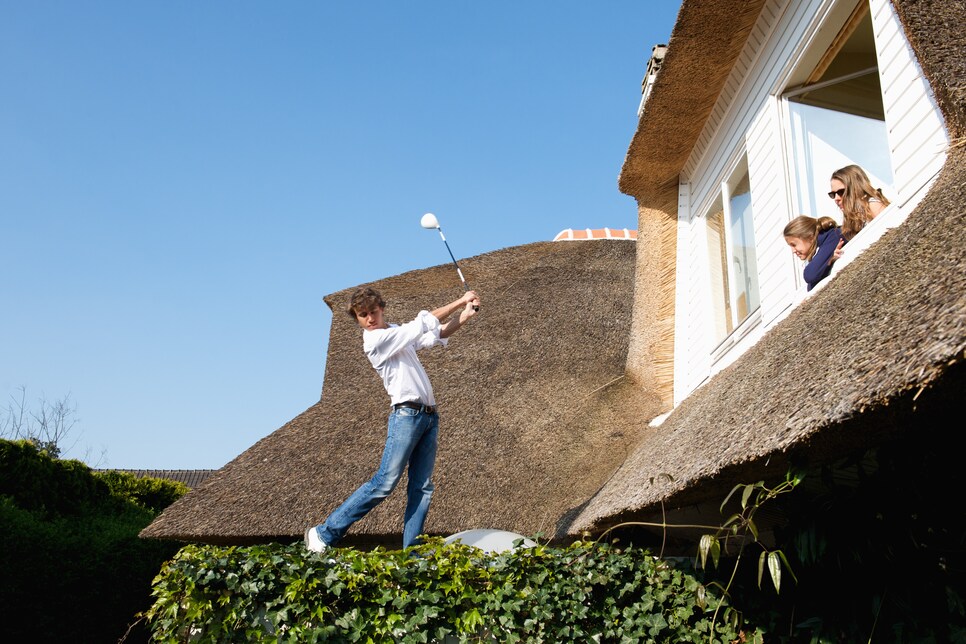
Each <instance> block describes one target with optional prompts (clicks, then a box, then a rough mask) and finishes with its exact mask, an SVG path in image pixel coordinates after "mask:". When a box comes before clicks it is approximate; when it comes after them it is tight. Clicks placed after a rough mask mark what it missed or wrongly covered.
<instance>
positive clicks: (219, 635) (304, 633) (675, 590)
mask: <svg viewBox="0 0 966 644" xmlns="http://www.w3.org/2000/svg"><path fill="white" fill-rule="evenodd" d="M154 596H155V604H154V606H153V607H152V608H151V609H150V611H149V623H150V626H151V629H152V632H153V637H154V638H155V639H156V641H161V642H181V641H185V640H186V639H187V638H188V637H189V635H190V636H192V637H193V638H195V639H196V640H197V641H200V642H238V641H246V642H277V641H283V642H316V641H336V642H349V641H353V642H354V641H362V642H365V641H373V642H386V641H397V642H430V641H442V640H444V639H445V638H451V639H452V640H455V641H480V640H482V641H496V642H587V641H595V640H596V641H601V642H621V641H627V642H637V641H675V642H730V641H733V640H736V639H738V638H739V636H740V630H739V625H738V624H736V618H737V613H735V612H734V611H733V610H731V609H730V608H729V607H725V609H724V610H722V611H721V612H720V613H719V617H718V620H717V622H715V623H714V624H712V616H713V615H714V613H715V609H716V608H717V607H718V605H719V603H721V599H720V598H719V596H718V595H717V594H716V593H714V592H712V591H711V590H710V589H708V588H706V587H705V586H703V585H702V584H700V583H699V582H698V581H697V580H696V578H695V577H694V576H692V575H691V574H689V573H688V572H686V571H684V570H680V569H677V568H675V567H674V566H672V565H670V564H669V563H668V562H666V561H661V560H658V559H655V558H654V557H652V556H651V555H650V554H648V552H647V551H644V550H637V549H633V548H631V549H626V550H619V549H616V548H612V547H610V546H606V545H598V544H594V543H590V542H578V543H575V544H573V545H572V546H570V547H568V548H549V547H545V546H537V547H536V548H531V549H521V550H518V551H516V552H512V553H505V554H500V555H495V556H488V555H485V554H483V553H482V552H481V551H479V550H477V549H475V548H469V547H466V546H462V545H459V544H456V545H448V546H444V545H443V544H442V542H441V541H439V540H430V541H429V542H428V543H427V544H425V545H422V546H419V547H418V548H416V549H413V550H410V551H405V552H404V551H390V552H387V551H383V550H379V549H377V550H375V551H372V552H359V551H356V550H352V549H337V550H334V551H331V552H330V553H326V554H325V555H322V556H319V555H315V554H311V553H307V552H306V551H305V550H304V548H303V547H302V545H301V544H296V545H294V546H283V545H268V546H252V547H229V548H219V547H213V546H203V547H202V546H187V547H185V548H184V549H182V550H181V551H180V552H179V553H178V555H177V557H175V559H174V560H172V561H170V562H169V563H168V564H166V565H165V567H164V569H163V570H162V572H161V574H160V575H159V576H158V578H157V580H156V582H155V588H154ZM712 633H713V634H712ZM751 635H753V633H750V634H749V636H751Z"/></svg>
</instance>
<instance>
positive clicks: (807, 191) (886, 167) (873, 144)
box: [788, 102, 895, 222]
mask: <svg viewBox="0 0 966 644" xmlns="http://www.w3.org/2000/svg"><path fill="white" fill-rule="evenodd" d="M788 113H789V116H790V117H791V148H792V149H791V151H792V159H791V165H792V172H793V174H794V179H795V183H796V185H797V188H798V189H797V190H795V191H794V193H793V198H794V199H795V202H794V203H795V208H796V213H795V214H796V215H798V214H802V215H809V216H811V217H822V216H827V217H832V218H834V219H835V220H836V221H839V222H841V221H842V214H841V212H840V211H839V209H838V208H836V206H835V203H834V202H833V201H832V200H831V199H829V198H828V195H827V194H826V193H827V192H828V183H829V177H831V176H832V173H833V172H835V171H836V170H837V169H839V168H841V167H844V166H847V165H849V164H852V163H854V164H856V165H859V166H862V169H863V170H865V172H866V174H868V175H869V178H870V179H871V180H872V185H873V186H875V187H876V188H881V189H882V191H883V192H884V193H885V194H886V195H895V191H894V190H893V189H892V166H891V163H890V161H889V159H890V153H889V143H888V138H887V134H886V126H885V123H883V122H882V121H877V120H875V119H868V118H864V117H861V116H855V115H853V114H846V113H845V112H836V111H834V110H826V109H822V108H820V107H813V106H811V105H804V104H802V103H791V102H789V103H788Z"/></svg>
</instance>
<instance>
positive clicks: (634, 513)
mask: <svg viewBox="0 0 966 644" xmlns="http://www.w3.org/2000/svg"><path fill="white" fill-rule="evenodd" d="M964 211H966V149H962V148H960V149H959V150H955V151H954V152H953V153H952V154H951V155H950V157H949V159H948V161H947V163H946V166H945V168H944V170H943V173H942V175H941V177H940V178H939V180H938V181H937V182H936V183H935V184H934V186H933V187H932V189H931V190H930V192H929V194H928V195H927V196H926V198H925V199H924V200H923V201H922V202H921V203H920V205H919V207H918V208H917V209H916V210H915V211H914V212H913V213H912V214H911V215H910V217H909V219H908V220H907V221H906V222H905V223H904V224H903V225H902V226H900V227H899V228H897V229H895V230H893V231H891V232H889V233H887V234H886V235H885V236H884V237H883V238H882V239H881V240H879V241H878V242H877V244H876V245H874V246H873V247H872V248H871V249H869V250H868V251H866V253H865V254H863V255H862V256H860V257H859V258H857V259H856V260H855V261H854V262H853V263H852V265H850V266H849V269H848V270H845V271H842V273H840V274H839V275H838V276H837V277H835V278H834V279H833V280H832V282H831V283H829V284H828V285H827V286H826V287H825V288H824V289H822V290H821V291H820V292H819V293H817V294H816V295H815V296H814V297H812V298H811V299H809V300H808V301H806V302H805V303H803V304H802V305H801V306H800V307H799V308H798V309H796V310H795V311H794V312H793V313H792V314H791V315H790V316H789V317H788V318H787V319H786V320H784V321H783V322H782V323H781V324H779V325H777V326H776V327H775V328H774V329H772V330H771V331H770V332H769V333H767V334H766V335H765V337H764V338H763V339H762V340H761V341H760V342H758V344H757V345H755V346H754V347H753V348H752V349H751V350H749V351H748V352H747V353H745V354H744V355H743V356H742V357H741V358H739V359H738V360H737V361H736V362H735V363H734V364H733V365H732V366H731V367H729V368H728V369H726V370H724V371H722V372H721V373H719V374H718V375H717V376H715V377H714V378H713V379H712V380H711V381H710V382H709V383H707V384H706V385H704V386H703V387H701V388H700V389H698V390H697V391H696V392H694V393H693V394H692V395H691V396H690V397H688V398H687V399H686V400H685V401H684V402H683V403H682V404H681V405H680V406H679V407H678V408H677V409H676V410H675V412H674V413H673V414H672V415H671V416H670V418H669V419H668V420H667V421H666V422H665V423H664V424H663V425H662V426H661V427H660V428H658V431H656V432H655V433H654V434H652V435H649V436H648V437H646V438H645V439H644V440H643V441H642V443H641V444H640V445H639V446H638V447H637V449H636V450H635V451H634V453H633V455H631V457H630V458H628V460H627V462H625V463H624V465H623V467H622V468H621V471H620V472H619V473H617V474H616V475H615V476H614V477H613V478H612V479H611V480H610V481H609V482H608V484H607V485H606V486H605V487H604V489H603V490H601V492H600V493H599V494H598V495H597V496H596V497H595V498H594V499H593V500H592V501H591V502H590V503H589V504H588V506H587V508H585V510H584V511H583V512H582V513H581V515H580V516H579V517H578V518H577V520H576V521H575V523H574V524H573V526H572V528H571V529H572V531H573V532H575V533H576V532H579V531H581V530H588V529H593V530H599V529H601V528H604V527H606V526H609V525H612V524H614V523H615V522H618V521H620V520H622V519H627V518H631V517H639V516H641V515H642V514H647V513H648V512H653V511H654V510H655V509H656V508H657V506H658V504H660V503H665V504H667V506H669V507H673V506H679V505H681V504H685V503H698V502H702V501H708V500H712V499H716V500H719V501H720V500H721V499H722V498H723V495H724V493H727V490H728V489H730V488H731V487H732V486H733V485H734V484H736V483H748V482H754V481H756V480H758V479H760V478H766V477H768V478H772V479H774V478H776V477H781V476H782V475H783V474H784V471H785V470H784V468H785V467H786V466H787V465H788V463H789V462H790V460H791V459H792V458H793V457H794V458H795V459H802V460H804V461H808V462H809V463H821V462H828V461H830V460H833V459H835V458H837V457H840V456H843V455H844V454H846V453H847V452H848V451H849V450H854V449H856V448H860V447H868V446H872V445H876V444H878V443H881V442H883V441H885V440H888V439H890V438H891V437H892V436H893V435H894V434H896V433H903V432H906V433H908V432H916V431H918V425H917V422H916V420H915V412H914V401H913V397H914V396H915V395H916V394H918V393H919V392H920V391H921V390H922V389H924V388H929V387H930V386H931V385H932V384H934V383H936V382H938V381H940V379H942V378H943V377H944V376H945V375H946V374H947V372H948V371H950V370H952V369H953V366H954V365H955V364H956V363H958V362H961V361H962V360H963V358H964V351H966V264H964V258H963V251H962V249H963V247H964V244H966V227H964V219H963V215H964ZM961 371H962V370H961V369H960V370H959V371H957V372H956V373H961ZM962 382H963V381H962V378H961V377H950V378H949V379H948V380H946V381H944V383H945V384H944V385H943V386H944V387H947V388H948V387H953V388H956V391H954V392H950V391H948V390H944V391H942V392H941V395H942V396H945V398H946V399H949V398H954V399H956V398H958V399H959V400H960V402H961V400H962V395H963V394H964V393H966V392H964V391H963V390H962ZM950 394H951V395H950ZM890 405H891V406H892V407H895V410H894V411H895V414H892V411H893V410H892V409H891V408H890ZM665 474H669V475H671V477H673V480H667V479H666V478H663V477H662V475H665ZM652 481H653V482H652Z"/></svg>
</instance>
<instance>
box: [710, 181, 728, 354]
mask: <svg viewBox="0 0 966 644" xmlns="http://www.w3.org/2000/svg"><path fill="white" fill-rule="evenodd" d="M706 220H707V229H708V266H709V267H710V273H711V275H710V281H711V316H712V324H713V327H714V336H715V342H720V341H721V340H724V339H725V338H726V337H728V334H730V333H731V332H732V331H733V330H734V324H733V323H732V313H731V295H730V286H729V282H728V248H727V241H726V240H725V220H724V208H722V206H721V199H720V198H719V199H718V200H717V201H716V202H715V204H714V205H713V206H712V207H711V211H710V212H709V213H708V215H707V217H706Z"/></svg>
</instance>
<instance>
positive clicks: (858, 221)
mask: <svg viewBox="0 0 966 644" xmlns="http://www.w3.org/2000/svg"><path fill="white" fill-rule="evenodd" d="M830 185H831V188H832V190H831V191H830V192H829V193H828V196H829V197H831V198H832V199H834V200H835V205H837V206H838V207H839V209H840V210H841V211H842V237H844V238H845V239H846V241H847V240H849V239H852V238H853V237H855V235H856V233H858V232H859V231H860V230H862V228H863V227H864V226H865V225H866V224H867V223H869V222H870V221H872V220H873V219H874V218H875V216H876V215H878V214H879V213H880V212H882V211H883V210H884V209H885V207H886V206H888V205H889V200H888V199H886V198H885V196H884V195H883V194H882V191H881V190H878V189H877V188H873V187H872V182H871V181H869V177H868V175H866V174H865V171H864V170H863V169H862V168H860V167H859V166H857V165H847V166H845V167H844V168H840V169H839V170H836V171H835V172H833V173H832V180H831V183H830Z"/></svg>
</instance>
